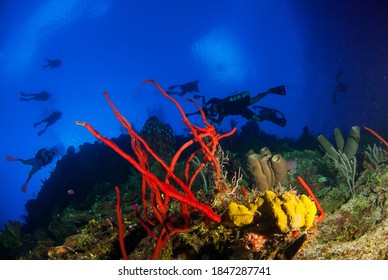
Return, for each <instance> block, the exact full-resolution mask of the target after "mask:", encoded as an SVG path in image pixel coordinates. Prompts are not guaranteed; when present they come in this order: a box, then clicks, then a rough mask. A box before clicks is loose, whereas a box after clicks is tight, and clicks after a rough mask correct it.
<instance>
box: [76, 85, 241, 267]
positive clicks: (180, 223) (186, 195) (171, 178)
mask: <svg viewBox="0 0 388 280" xmlns="http://www.w3.org/2000/svg"><path fill="white" fill-rule="evenodd" d="M143 83H153V84H154V85H155V86H156V87H157V88H158V89H159V90H160V92H161V93H162V94H163V95H164V96H165V97H166V98H168V99H169V100H171V101H172V102H173V103H174V104H175V105H176V107H177V108H178V110H179V112H180V114H181V116H182V118H183V120H182V122H183V123H184V124H185V125H186V126H187V127H188V128H189V129H190V131H191V134H192V135H193V139H191V140H189V141H187V142H186V143H184V144H183V145H182V146H181V147H180V148H179V149H178V151H177V152H176V153H175V154H174V156H173V157H172V159H171V162H170V164H167V163H166V162H164V161H163V159H161V158H160V157H159V156H158V155H157V154H156V153H155V152H154V151H153V150H152V149H151V148H150V147H149V146H148V144H147V143H146V142H145V141H144V139H143V138H142V137H141V136H139V135H138V134H137V133H136V132H135V131H134V130H133V128H132V126H131V124H130V123H129V122H128V121H127V119H126V118H125V117H124V116H122V115H121V114H120V113H119V111H118V110H117V108H116V107H115V105H114V104H113V103H112V102H111V100H110V98H109V95H108V93H107V92H104V95H105V96H106V99H107V101H108V103H109V105H110V106H111V107H112V109H113V111H114V114H115V116H116V118H117V119H118V120H119V122H120V123H121V125H122V126H124V127H125V128H126V129H127V131H128V133H129V135H130V137H131V146H132V149H133V151H134V152H135V154H136V157H137V159H135V158H133V157H132V156H131V155H129V154H127V153H125V152H124V151H123V150H122V149H120V147H118V146H117V145H116V144H115V143H114V142H113V141H112V140H110V139H108V138H105V137H103V136H101V134H100V133H98V132H97V131H96V130H95V129H94V128H93V127H92V126H91V125H89V124H88V123H85V122H77V124H78V125H82V126H84V127H86V128H87V129H88V130H89V131H90V132H91V133H92V134H93V135H94V136H95V137H96V138H97V139H99V140H101V141H102V142H104V143H105V144H106V145H108V146H109V147H110V148H112V149H113V150H115V151H116V152H117V153H118V154H119V155H121V156H122V157H123V158H125V159H126V160H127V161H128V162H129V163H130V164H131V165H132V166H133V167H134V168H135V169H136V170H137V171H138V172H139V173H140V174H141V175H142V186H141V188H142V204H143V213H142V214H143V216H144V219H143V218H142V217H141V216H140V213H139V212H137V208H136V207H135V208H134V209H135V211H136V212H137V215H138V217H139V220H140V221H141V224H142V226H143V227H144V228H145V229H146V230H147V232H148V234H149V235H150V236H151V237H155V236H157V244H156V248H155V250H154V252H153V254H152V259H157V258H158V256H159V253H160V251H161V250H162V248H163V247H164V246H165V245H166V244H167V242H168V240H169V237H170V236H171V235H173V234H175V233H177V232H182V231H186V230H188V229H190V213H191V212H193V211H200V212H201V213H202V214H203V215H204V216H205V217H206V218H208V219H210V220H212V221H214V222H217V223H218V222H220V221H221V218H220V216H219V215H218V214H217V213H215V212H214V211H213V209H212V208H211V206H210V205H208V204H204V203H200V202H199V201H198V200H197V199H196V197H195V195H194V194H193V193H192V192H191V185H192V184H193V182H194V180H195V178H196V176H197V175H198V174H199V173H200V171H201V170H202V169H203V167H204V166H205V165H206V164H207V163H211V164H212V165H213V167H214V170H215V174H216V176H218V177H219V176H220V167H219V164H218V161H217V159H216V157H215V156H214V154H215V152H216V150H217V146H218V144H219V140H220V139H222V138H224V137H227V136H230V135H232V134H233V133H234V132H235V131H236V128H234V129H233V130H232V131H230V132H229V133H226V134H223V135H221V134H218V133H217V132H216V129H215V127H214V126H213V125H212V124H210V123H209V122H208V121H207V120H206V117H205V114H204V112H203V111H202V109H201V108H200V106H199V105H198V104H197V103H196V102H195V101H194V100H189V101H190V102H193V103H194V105H195V106H196V107H197V109H198V110H199V111H200V113H201V117H202V121H203V123H204V125H205V127H199V126H195V125H193V124H192V123H191V122H190V121H189V120H188V118H187V117H186V114H185V113H184V111H183V109H182V107H181V106H180V104H179V103H178V102H177V101H176V100H175V99H174V98H173V97H171V96H170V95H168V94H167V93H166V92H165V91H164V90H163V89H162V88H161V87H160V86H159V85H158V84H157V83H156V82H155V81H154V80H146V81H145V82H143ZM195 143H198V144H199V146H200V148H199V149H198V150H196V151H195V152H194V153H192V154H191V155H190V157H189V158H188V160H187V161H186V167H185V174H184V177H185V178H184V179H181V178H179V177H178V176H177V175H176V174H175V173H174V169H175V165H176V163H177V162H178V160H179V157H180V156H181V154H182V152H183V151H184V150H185V149H187V148H188V147H190V146H191V145H193V144H195ZM146 152H148V154H150V155H151V156H152V157H153V158H154V159H155V160H156V161H157V162H159V164H160V165H161V166H162V167H163V168H164V170H165V171H166V176H165V178H164V180H161V179H159V178H158V177H157V176H155V174H153V173H152V172H151V171H150V169H149V164H148V158H147V153H146ZM198 154H202V158H203V162H202V163H201V164H200V165H199V166H198V167H197V169H196V170H195V171H194V173H192V174H189V167H190V162H191V160H192V159H193V158H194V157H195V156H196V155H198ZM116 191H118V189H116ZM117 194H118V199H119V192H117ZM170 199H175V200H177V201H178V202H179V204H180V209H181V213H180V214H179V215H177V216H174V217H171V216H169V215H170V214H169V213H168V206H169V203H170ZM116 210H117V213H118V219H119V223H122V221H121V215H119V213H120V211H119V209H116ZM149 211H152V213H153V216H154V217H155V218H153V219H151V218H150V216H149ZM158 225H160V226H161V227H157V226H158ZM152 227H154V228H153V229H158V228H159V232H157V233H153V232H152V230H151V228H152ZM160 228H161V229H160ZM119 230H121V231H123V229H122V227H121V228H120V227H119ZM119 236H120V244H124V240H123V239H124V233H123V232H121V233H120V234H119ZM123 249H125V248H123V246H121V250H122V251H123V256H124V258H125V257H126V256H125V255H126V254H125V255H124V253H125V250H123Z"/></svg>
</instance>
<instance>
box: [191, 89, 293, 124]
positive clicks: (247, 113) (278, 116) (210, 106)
mask: <svg viewBox="0 0 388 280" xmlns="http://www.w3.org/2000/svg"><path fill="white" fill-rule="evenodd" d="M268 94H277V95H286V88H285V87H284V86H277V87H274V88H270V89H268V90H267V91H265V92H261V93H259V94H257V95H256V96H254V97H251V96H250V93H249V91H244V92H240V93H237V94H234V95H230V96H227V97H225V98H223V99H220V98H215V97H214V98H212V99H210V100H209V101H207V102H206V101H205V97H204V96H200V95H194V98H195V99H198V98H202V110H203V112H204V113H205V115H206V117H207V118H209V119H210V120H211V121H212V122H215V123H217V124H220V123H221V122H222V120H223V119H224V118H225V117H226V116H236V115H240V116H242V117H244V118H246V119H248V120H255V121H258V122H262V121H265V120H268V121H270V122H273V123H274V124H276V125H279V126H281V127H284V126H285V125H286V123H287V120H286V118H285V115H284V114H283V113H282V112H280V111H279V110H276V109H272V108H268V107H263V106H253V108H254V109H259V112H258V113H255V112H254V111H252V110H250V109H249V108H248V107H249V106H251V105H253V104H255V103H256V102H258V101H259V100H261V99H262V98H264V97H265V96H266V95H268ZM199 113H200V112H199V111H196V112H193V113H189V114H186V116H191V115H195V114H199Z"/></svg>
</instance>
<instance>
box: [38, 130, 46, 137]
mask: <svg viewBox="0 0 388 280" xmlns="http://www.w3.org/2000/svg"><path fill="white" fill-rule="evenodd" d="M45 131H46V129H43V130H41V131H39V132H38V133H37V134H38V136H41V135H42V134H43V133H44V132H45Z"/></svg>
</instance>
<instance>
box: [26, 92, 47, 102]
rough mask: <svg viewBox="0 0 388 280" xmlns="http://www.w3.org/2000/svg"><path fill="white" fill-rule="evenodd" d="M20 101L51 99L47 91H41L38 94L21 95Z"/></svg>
mask: <svg viewBox="0 0 388 280" xmlns="http://www.w3.org/2000/svg"><path fill="white" fill-rule="evenodd" d="M20 95H21V96H23V97H20V99H19V100H20V101H31V100H37V101H47V100H48V99H49V98H50V96H51V95H50V94H49V93H48V92H47V91H45V90H44V91H41V92H38V93H24V92H21V93H20Z"/></svg>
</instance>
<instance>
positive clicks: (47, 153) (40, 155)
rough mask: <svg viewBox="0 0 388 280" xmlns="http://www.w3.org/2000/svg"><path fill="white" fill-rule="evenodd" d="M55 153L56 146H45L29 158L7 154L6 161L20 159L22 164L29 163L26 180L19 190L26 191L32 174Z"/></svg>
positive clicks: (43, 165)
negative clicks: (48, 148)
mask: <svg viewBox="0 0 388 280" xmlns="http://www.w3.org/2000/svg"><path fill="white" fill-rule="evenodd" d="M56 154H57V149H56V148H51V149H50V150H47V149H46V148H43V149H40V150H39V151H38V152H37V153H36V154H35V156H34V157H33V158H30V159H21V158H17V157H14V156H11V155H7V157H6V160H7V161H20V162H21V163H22V164H25V165H31V166H32V168H31V171H30V173H28V176H27V180H26V181H25V182H24V184H23V186H22V188H21V190H22V192H24V193H25V192H27V186H28V182H29V181H30V179H31V177H32V175H34V174H35V173H36V172H38V171H39V170H40V169H42V168H43V167H45V166H46V165H48V164H50V163H51V162H52V161H53V158H54V156H55V155H56Z"/></svg>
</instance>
